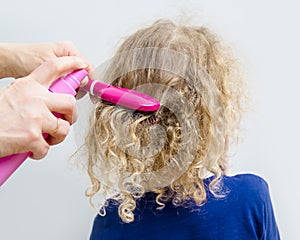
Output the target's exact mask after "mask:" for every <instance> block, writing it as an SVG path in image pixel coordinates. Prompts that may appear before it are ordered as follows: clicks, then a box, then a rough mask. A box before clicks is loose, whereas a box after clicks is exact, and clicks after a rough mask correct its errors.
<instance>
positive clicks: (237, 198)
mask: <svg viewBox="0 0 300 240" xmlns="http://www.w3.org/2000/svg"><path fill="white" fill-rule="evenodd" d="M211 180H212V178H208V179H205V186H206V188H207V189H206V190H207V195H208V196H207V202H206V203H205V204H204V205H202V206H196V205H194V206H192V207H190V208H185V207H174V206H173V205H172V203H171V202H170V203H167V204H166V207H165V208H164V209H163V210H156V207H157V205H156V204H155V195H154V194H153V193H146V194H145V196H144V197H143V198H141V199H139V200H137V209H136V210H135V212H134V213H135V221H134V222H132V223H123V222H122V221H121V219H120V217H119V216H118V206H117V205H116V204H110V206H109V207H107V208H106V210H107V213H106V216H105V217H101V216H97V217H96V218H95V221H94V225H93V230H92V233H91V238H90V239H91V240H100V239H101V240H102V239H104V240H106V239H109V240H116V239H128V240H134V239H143V240H152V239H163V240H168V239H172V240H174V239H175V240H176V239H180V240H187V239H188V240H190V239H192V240H193V239H195V240H196V239H201V240H235V239H237V240H252V239H253V240H254V239H260V240H263V239H265V240H278V239H280V236H279V232H278V228H277V224H276V221H275V217H274V212H273V208H272V203H271V199H270V194H269V189H268V185H267V183H266V182H265V181H264V180H263V179H262V178H260V177H258V176H255V175H252V174H240V175H236V176H232V177H229V176H223V177H222V183H223V189H224V190H225V191H226V192H227V195H226V197H224V198H215V197H214V196H213V195H212V194H211V193H210V192H209V191H208V184H209V182H210V181H211Z"/></svg>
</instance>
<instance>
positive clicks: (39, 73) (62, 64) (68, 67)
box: [30, 56, 88, 88]
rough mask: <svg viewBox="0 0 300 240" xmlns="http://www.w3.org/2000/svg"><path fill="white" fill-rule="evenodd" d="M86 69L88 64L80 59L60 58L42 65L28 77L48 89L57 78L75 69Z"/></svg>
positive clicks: (73, 57) (71, 57)
mask: <svg viewBox="0 0 300 240" xmlns="http://www.w3.org/2000/svg"><path fill="white" fill-rule="evenodd" d="M87 67H88V64H87V63H85V61H84V60H83V59H82V58H80V57H75V56H69V57H60V58H57V59H52V60H49V61H47V62H44V63H42V64H41V65H40V66H39V67H38V68H36V69H35V70H34V71H33V72H32V73H31V74H30V77H32V78H33V79H35V80H36V81H37V82H39V83H40V84H42V85H43V86H44V87H46V88H49V86H50V85H51V83H52V82H54V81H55V80H56V79H57V78H58V77H60V76H63V75H65V74H67V73H69V72H72V71H74V70H76V69H84V68H87Z"/></svg>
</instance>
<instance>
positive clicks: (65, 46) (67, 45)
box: [57, 41, 76, 56]
mask: <svg viewBox="0 0 300 240" xmlns="http://www.w3.org/2000/svg"><path fill="white" fill-rule="evenodd" d="M57 45H59V47H60V49H62V53H63V55H64V56H70V55H76V47H75V44H74V43H73V42H71V41H59V42H57Z"/></svg>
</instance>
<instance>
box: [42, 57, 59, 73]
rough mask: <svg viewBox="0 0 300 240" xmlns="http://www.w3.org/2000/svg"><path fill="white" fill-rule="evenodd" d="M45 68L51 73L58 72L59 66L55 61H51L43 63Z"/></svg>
mask: <svg viewBox="0 0 300 240" xmlns="http://www.w3.org/2000/svg"><path fill="white" fill-rule="evenodd" d="M43 65H44V67H45V68H48V70H49V71H50V72H58V70H59V69H58V66H57V64H56V62H55V61H54V60H49V61H47V62H44V63H43Z"/></svg>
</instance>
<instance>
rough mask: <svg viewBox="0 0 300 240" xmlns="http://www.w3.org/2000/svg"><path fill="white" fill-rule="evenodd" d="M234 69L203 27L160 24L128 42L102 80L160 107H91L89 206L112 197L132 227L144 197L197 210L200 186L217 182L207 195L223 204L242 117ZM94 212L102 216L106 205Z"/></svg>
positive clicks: (240, 85) (241, 89) (201, 196)
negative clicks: (150, 110)
mask: <svg viewBox="0 0 300 240" xmlns="http://www.w3.org/2000/svg"><path fill="white" fill-rule="evenodd" d="M178 56H179V57H178ZM158 62H159V63H160V64H157V63H158ZM236 63H237V61H236V59H234V58H233V57H232V55H231V53H230V51H229V50H228V48H226V47H225V46H223V44H222V43H221V42H220V41H219V39H218V38H217V37H216V36H215V34H213V33H212V32H211V31H210V30H208V29H207V28H205V27H192V26H185V25H176V24H175V23H173V22H171V21H169V20H159V21H157V22H155V23H154V24H153V25H151V26H150V27H147V28H144V29H141V30H139V31H137V32H136V33H134V34H132V35H131V36H129V37H128V38H126V39H125V41H124V42H123V43H122V44H121V46H120V47H119V49H118V51H117V54H116V57H114V58H113V60H112V61H111V62H110V64H109V66H108V68H107V69H106V71H105V74H104V75H103V78H104V79H105V80H106V81H108V82H110V83H111V84H112V85H114V86H119V87H124V88H129V89H138V90H140V91H143V92H145V93H147V94H149V95H152V96H153V97H155V98H157V99H158V100H159V101H160V103H161V108H160V109H159V110H158V111H156V112H155V113H151V114H145V113H141V112H137V111H134V110H129V109H126V108H122V107H120V106H117V105H111V104H109V103H107V102H104V101H98V102H97V103H96V107H95V110H94V112H93V114H92V116H91V118H90V119H91V120H90V130H89V132H88V134H87V137H86V146H87V148H88V156H89V157H88V174H89V176H90V179H91V182H92V186H91V187H90V188H89V189H88V190H87V192H86V195H87V196H88V197H89V198H90V202H91V203H92V199H93V197H94V196H95V194H96V193H98V192H100V191H102V192H104V193H105V194H106V196H108V195H110V197H109V198H112V199H115V200H117V201H118V203H119V207H118V209H119V216H120V217H121V219H122V220H123V221H124V222H126V223H129V222H132V221H134V213H133V211H134V210H135V208H136V201H137V199H139V198H141V197H142V196H143V195H144V193H145V192H148V191H151V192H154V193H155V194H156V203H157V204H158V205H157V206H158V208H160V209H162V208H163V207H164V206H165V203H166V202H167V201H172V202H173V204H174V205H175V206H183V205H184V204H185V202H186V201H187V200H191V199H192V200H193V201H194V202H195V203H196V204H197V205H201V204H204V203H205V200H206V195H207V193H206V190H205V186H204V182H203V179H204V178H207V177H208V176H210V175H214V177H213V181H211V183H210V185H209V191H210V192H211V193H213V194H214V195H215V196H219V197H222V196H223V195H224V192H223V191H222V184H221V181H220V179H221V177H222V175H223V174H226V172H227V168H228V167H227V158H228V156H227V155H226V152H227V148H228V143H229V141H230V140H229V139H236V138H237V130H238V129H239V125H240V119H241V115H242V112H243V107H242V103H243V101H244V95H243V94H244V87H243V86H244V83H243V81H242V79H241V77H240V74H239V71H238V67H237V64H236ZM143 87H144V88H143ZM153 119H154V120H153ZM92 204H93V203H92ZM98 213H99V214H101V215H105V214H106V213H105V205H104V206H103V207H102V209H101V212H98Z"/></svg>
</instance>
